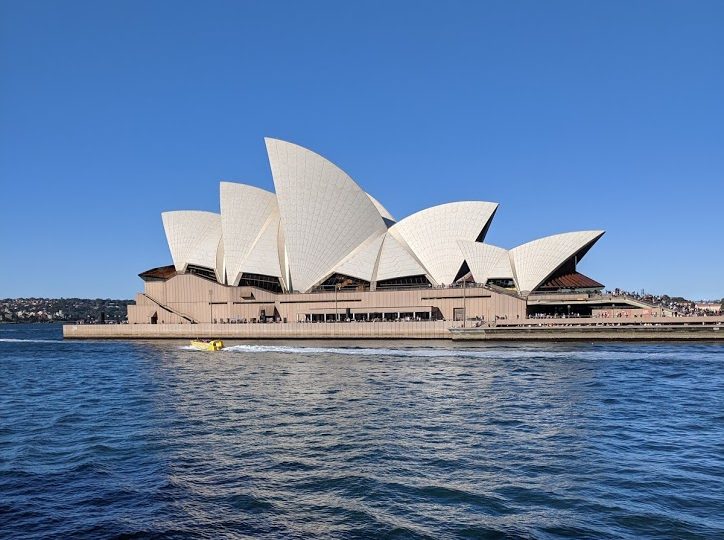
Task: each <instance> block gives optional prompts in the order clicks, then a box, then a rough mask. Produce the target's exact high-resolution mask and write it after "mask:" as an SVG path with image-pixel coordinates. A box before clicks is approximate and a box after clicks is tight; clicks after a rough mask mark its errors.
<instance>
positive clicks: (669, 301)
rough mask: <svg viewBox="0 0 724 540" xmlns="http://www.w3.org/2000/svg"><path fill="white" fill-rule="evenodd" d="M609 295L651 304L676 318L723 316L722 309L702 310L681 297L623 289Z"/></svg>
mask: <svg viewBox="0 0 724 540" xmlns="http://www.w3.org/2000/svg"><path fill="white" fill-rule="evenodd" d="M606 293H608V294H615V295H617V296H626V297H628V298H632V299H634V300H639V301H641V302H645V303H647V304H651V305H652V306H655V307H660V308H663V309H668V310H671V311H672V312H674V314H675V315H676V316H681V317H702V316H706V315H721V314H722V311H721V307H720V309H719V310H718V311H712V310H711V309H702V308H700V307H697V305H696V302H693V301H691V300H687V299H686V298H682V297H680V296H674V297H672V296H669V295H668V294H662V295H656V294H649V293H645V292H644V291H641V292H640V293H638V292H630V291H624V290H621V289H614V290H613V291H612V292H611V293H609V291H606Z"/></svg>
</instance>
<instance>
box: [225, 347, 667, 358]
mask: <svg viewBox="0 0 724 540" xmlns="http://www.w3.org/2000/svg"><path fill="white" fill-rule="evenodd" d="M222 351H223V352H229V353H281V354H303V355H319V354H340V355H351V356H388V357H390V356H392V357H411V358H450V357H459V358H488V359H497V360H500V359H506V358H510V359H520V358H564V359H565V358H571V357H574V356H575V357H576V358H579V359H580V358H583V359H590V360H605V359H608V360H621V359H627V360H635V359H642V358H647V357H656V358H659V359H675V358H677V357H678V355H677V354H676V352H674V351H660V350H659V351H636V352H633V351H611V350H606V351H599V350H580V349H579V350H576V349H575V348H574V349H571V350H547V349H544V348H526V347H491V348H487V349H473V348H463V347H461V348H444V347H440V348H435V347H410V348H400V349H393V348H386V347H379V348H373V347H293V346H286V345H232V346H229V347H225V348H224V349H222Z"/></svg>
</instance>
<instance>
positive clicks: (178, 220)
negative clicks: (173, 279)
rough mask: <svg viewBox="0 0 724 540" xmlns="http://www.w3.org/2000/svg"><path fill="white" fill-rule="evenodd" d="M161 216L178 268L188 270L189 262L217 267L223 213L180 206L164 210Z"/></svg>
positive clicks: (174, 261)
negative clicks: (173, 209)
mask: <svg viewBox="0 0 724 540" xmlns="http://www.w3.org/2000/svg"><path fill="white" fill-rule="evenodd" d="M161 218H162V220H163V228H164V231H165V232H166V240H167V242H168V247H169V249H170V250H171V258H172V259H173V264H174V266H175V267H176V271H177V272H184V271H185V270H186V267H187V266H188V265H189V264H193V265H197V266H203V267H205V268H211V269H213V270H214V271H217V255H218V250H219V248H220V245H221V243H222V242H221V216H220V215H219V214H214V213H213V212H202V211H198V210H179V211H175V212H164V213H163V214H161ZM217 276H218V271H217Z"/></svg>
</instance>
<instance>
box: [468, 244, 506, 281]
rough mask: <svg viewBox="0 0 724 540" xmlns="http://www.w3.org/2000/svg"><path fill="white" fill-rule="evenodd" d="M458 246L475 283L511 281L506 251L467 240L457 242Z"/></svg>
mask: <svg viewBox="0 0 724 540" xmlns="http://www.w3.org/2000/svg"><path fill="white" fill-rule="evenodd" d="M458 246H459V247H460V251H461V252H462V254H463V257H464V258H465V262H467V263H468V268H470V272H471V273H472V274H473V279H474V280H475V281H476V282H477V283H487V281H488V280H489V279H513V268H512V267H511V265H510V257H509V255H508V250H507V249H503V248H501V247H498V246H493V245H491V244H483V243H482V242H470V241H469V240H458Z"/></svg>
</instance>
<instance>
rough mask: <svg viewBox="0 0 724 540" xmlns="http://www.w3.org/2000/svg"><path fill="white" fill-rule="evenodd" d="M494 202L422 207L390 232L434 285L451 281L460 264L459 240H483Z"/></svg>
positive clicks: (493, 212) (465, 202) (494, 207)
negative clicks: (403, 244) (413, 255)
mask: <svg viewBox="0 0 724 540" xmlns="http://www.w3.org/2000/svg"><path fill="white" fill-rule="evenodd" d="M497 208H498V205H497V204H496V203H491V202H478V201H463V202H454V203H447V204H441V205H439V206H433V207H431V208H426V209H425V210H421V211H419V212H417V213H415V214H412V215H411V216H408V217H406V218H405V219H403V220H401V221H398V222H397V223H395V224H394V225H393V226H392V227H390V232H391V233H392V234H393V235H394V236H395V237H397V238H398V239H400V240H403V241H404V243H405V244H407V246H408V247H409V248H410V250H411V251H412V252H413V253H414V254H415V256H416V257H417V259H418V260H419V261H420V262H421V263H422V264H423V265H424V267H425V268H426V269H427V270H428V272H429V275H430V276H431V277H432V279H433V280H434V281H435V282H436V284H438V285H440V284H443V283H444V284H450V283H452V282H453V281H454V280H455V276H456V274H457V273H458V271H459V270H460V266H461V265H462V263H463V255H462V253H461V251H460V248H459V246H458V244H457V241H458V240H471V241H473V240H482V238H480V235H481V233H482V232H483V231H484V230H485V228H486V227H487V226H488V223H489V222H490V220H491V219H492V217H493V214H495V210H496V209H497Z"/></svg>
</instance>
